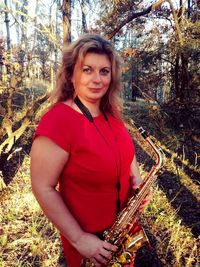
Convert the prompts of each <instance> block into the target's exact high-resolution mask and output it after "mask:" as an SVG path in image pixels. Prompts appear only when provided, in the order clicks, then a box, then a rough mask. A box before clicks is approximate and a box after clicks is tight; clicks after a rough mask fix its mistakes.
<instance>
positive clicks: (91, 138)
mask: <svg viewBox="0 0 200 267" xmlns="http://www.w3.org/2000/svg"><path fill="white" fill-rule="evenodd" d="M107 116H108V121H106V120H105V118H104V116H103V115H102V114H100V115H99V116H98V117H95V118H94V123H92V122H90V121H89V120H88V119H87V118H86V117H85V116H84V115H83V114H81V113H79V112H77V111H76V110H74V109H72V108H71V107H69V106H68V105H66V104H64V103H58V104H56V105H55V106H54V107H53V108H52V109H50V110H49V111H48V112H47V113H46V114H45V115H44V116H43V117H42V119H41V122H40V124H39V126H38V128H37V130H36V135H43V136H46V137H48V138H50V139H51V140H53V141H54V142H55V143H56V144H57V145H59V146H60V147H62V148H63V149H64V150H66V151H67V152H69V154H70V157H69V160H68V162H67V164H66V165H65V167H64V169H63V171H62V173H61V174H60V177H59V185H60V187H59V188H60V193H61V195H62V198H63V200H64V202H65V203H66V205H67V207H68V208H69V210H70V212H71V213H72V215H73V216H74V217H75V218H76V219H77V221H78V223H79V224H80V226H81V227H82V229H83V230H85V231H87V232H91V233H96V232H102V231H103V230H105V229H106V228H108V227H110V226H111V225H112V224H113V223H114V221H115V220H116V201H117V187H116V184H117V180H118V177H120V183H121V189H120V201H121V208H123V206H124V205H125V203H126V201H127V196H128V190H129V187H130V164H131V162H132V160H133V157H134V145H133V142H132V140H131V138H130V136H129V134H128V133H127V130H126V128H125V127H124V125H123V122H122V121H120V120H118V119H116V118H114V117H113V116H112V115H109V114H107Z"/></svg>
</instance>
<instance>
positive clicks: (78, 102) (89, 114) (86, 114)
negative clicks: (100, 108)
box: [74, 96, 108, 122]
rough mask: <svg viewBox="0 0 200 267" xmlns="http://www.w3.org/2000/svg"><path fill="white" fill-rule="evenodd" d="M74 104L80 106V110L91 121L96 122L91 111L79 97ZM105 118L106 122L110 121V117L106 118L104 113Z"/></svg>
mask: <svg viewBox="0 0 200 267" xmlns="http://www.w3.org/2000/svg"><path fill="white" fill-rule="evenodd" d="M74 103H75V104H76V105H77V106H78V108H79V109H80V110H81V111H82V113H83V115H84V116H85V117H86V118H87V119H88V120H89V121H90V122H94V119H93V117H92V114H91V113H90V111H89V109H88V108H87V107H86V106H85V105H84V104H83V103H82V102H81V100H80V99H79V97H78V96H76V97H75V98H74ZM102 113H103V116H104V118H105V120H106V121H108V117H107V116H106V114H105V112H102Z"/></svg>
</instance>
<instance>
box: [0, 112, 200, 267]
mask: <svg viewBox="0 0 200 267" xmlns="http://www.w3.org/2000/svg"><path fill="white" fill-rule="evenodd" d="M142 108H143V107H142ZM132 109H134V107H132ZM146 115H147V111H146V110H145V116H146ZM136 119H137V118H136ZM138 120H140V121H142V119H141V117H140V118H138ZM142 123H144V124H145V121H142ZM146 123H147V124H149V121H148V122H146ZM149 128H150V129H151V130H152V131H153V130H154V129H153V125H149ZM166 132H167V133H168V135H166V136H165V135H163V133H161V135H160V136H161V137H160V138H159V137H157V136H156V137H155V136H154V139H155V142H156V143H157V144H160V146H161V147H162V149H163V151H165V153H166V155H167V158H166V160H165V163H164V168H163V170H162V171H161V172H160V174H159V178H158V183H157V185H156V186H155V187H154V189H153V199H152V200H151V202H150V204H149V205H148V207H147V208H146V209H145V211H144V213H143V214H142V216H141V220H142V222H143V225H144V227H145V229H146V230H147V234H148V236H149V239H150V241H151V243H152V246H153V247H154V249H155V251H156V253H157V255H158V258H159V259H160V260H161V262H162V264H163V266H167V267H199V266H200V265H199V262H200V261H199V259H198V256H199V255H198V251H199V243H200V242H199V238H198V237H196V236H194V234H193V232H192V227H193V225H192V223H193V222H194V220H193V221H192V220H191V223H188V221H187V219H188V218H186V217H187V216H186V217H184V216H183V215H184V214H183V213H181V212H183V210H184V208H186V209H187V210H186V214H187V213H188V217H192V216H193V215H195V214H194V213H195V207H196V206H194V209H191V210H190V209H189V208H188V206H184V205H185V201H186V200H187V201H189V199H188V196H193V198H194V199H193V198H192V199H191V205H194V203H195V202H194V200H195V199H197V200H199V184H198V183H197V182H196V178H194V179H191V177H192V175H191V174H195V173H198V172H199V167H198V165H197V164H196V163H194V164H192V163H191V160H190V159H188V158H187V155H184V157H183V156H182V155H180V153H178V152H177V151H175V149H174V146H173V142H174V143H175V144H176V146H177V144H178V140H179V136H178V135H175V134H174V133H171V136H172V140H171V142H170V137H169V133H170V129H167V130H166ZM173 140H175V141H173ZM29 161H30V159H29V156H28V155H26V156H25V158H24V161H23V163H22V165H21V166H20V168H19V169H18V172H17V173H16V175H15V177H14V178H13V181H12V182H11V183H10V184H9V185H8V186H4V185H3V180H2V179H1V176H0V180H1V183H0V184H1V192H0V194H1V197H0V204H1V211H0V220H1V223H0V247H1V250H0V267H29V266H32V267H58V266H63V267H65V266H66V265H65V263H64V260H63V253H62V249H61V245H60V239H59V233H58V232H57V230H56V229H55V228H54V227H53V226H52V224H51V223H49V222H48V220H47V219H46V217H45V216H44V215H43V213H42V212H41V210H40V208H39V206H38V204H37V202H36V200H35V198H34V196H33V194H32V192H31V186H30V174H29V164H30V162H29ZM142 167H144V165H143V164H142V163H141V162H140V168H142ZM186 168H187V172H186ZM164 182H165V183H164ZM184 190H185V191H184ZM192 201H193V202H192ZM195 205H196V204H195ZM195 218H196V217H195ZM189 222H190V221H189ZM141 267H143V266H141Z"/></svg>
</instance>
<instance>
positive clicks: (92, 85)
mask: <svg viewBox="0 0 200 267" xmlns="http://www.w3.org/2000/svg"><path fill="white" fill-rule="evenodd" d="M110 82H111V63H110V60H109V58H108V57H107V55H101V54H96V53H87V54H86V56H85V58H84V59H83V61H82V62H80V61H78V62H77V63H76V65H75V67H74V73H73V75H72V83H73V87H74V90H75V94H76V95H78V96H79V98H80V99H81V100H82V102H84V103H85V104H86V105H87V106H88V105H90V104H89V103H90V102H92V103H94V102H96V103H98V105H95V107H98V106H99V104H100V100H101V98H102V97H103V96H104V95H105V94H106V92H107V90H108V88H109V86H110ZM97 109H98V108H97ZM91 113H92V115H93V116H97V115H99V110H94V111H92V112H91Z"/></svg>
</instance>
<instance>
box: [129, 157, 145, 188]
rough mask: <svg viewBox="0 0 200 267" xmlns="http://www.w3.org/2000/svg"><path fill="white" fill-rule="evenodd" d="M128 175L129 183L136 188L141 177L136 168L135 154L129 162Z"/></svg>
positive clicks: (140, 181)
mask: <svg viewBox="0 0 200 267" xmlns="http://www.w3.org/2000/svg"><path fill="white" fill-rule="evenodd" d="M130 177H131V184H132V187H133V188H137V187H138V186H139V185H140V184H141V183H142V178H141V175H140V171H139V168H138V163H137V159H136V156H135V155H134V158H133V161H132V163H131V171H130Z"/></svg>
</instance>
